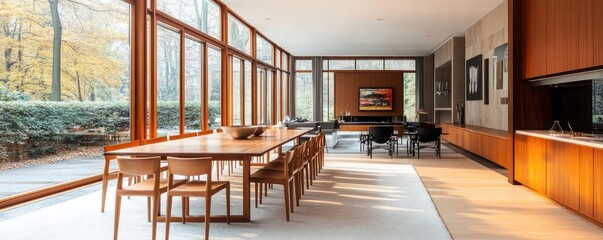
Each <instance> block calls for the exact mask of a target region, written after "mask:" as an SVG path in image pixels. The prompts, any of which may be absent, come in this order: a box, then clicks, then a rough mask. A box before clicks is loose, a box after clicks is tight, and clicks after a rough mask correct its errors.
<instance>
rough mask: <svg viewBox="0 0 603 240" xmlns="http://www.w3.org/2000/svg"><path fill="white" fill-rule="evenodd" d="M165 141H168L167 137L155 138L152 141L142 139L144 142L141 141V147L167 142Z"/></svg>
mask: <svg viewBox="0 0 603 240" xmlns="http://www.w3.org/2000/svg"><path fill="white" fill-rule="evenodd" d="M167 140H168V137H167V136H162V137H156V138H152V139H144V140H142V145H147V144H153V143H160V142H167Z"/></svg>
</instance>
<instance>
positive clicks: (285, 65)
mask: <svg viewBox="0 0 603 240" xmlns="http://www.w3.org/2000/svg"><path fill="white" fill-rule="evenodd" d="M281 55H282V56H281V58H282V59H283V60H282V61H283V70H285V71H289V55H287V54H286V53H284V52H283V53H282V54H281Z"/></svg>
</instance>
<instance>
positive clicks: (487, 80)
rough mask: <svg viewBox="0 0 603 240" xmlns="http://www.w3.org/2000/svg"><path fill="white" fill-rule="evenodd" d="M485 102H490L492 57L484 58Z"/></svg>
mask: <svg viewBox="0 0 603 240" xmlns="http://www.w3.org/2000/svg"><path fill="white" fill-rule="evenodd" d="M484 72H485V74H484V104H485V105H488V104H490V59H488V58H486V59H484Z"/></svg>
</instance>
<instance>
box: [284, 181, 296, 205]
mask: <svg viewBox="0 0 603 240" xmlns="http://www.w3.org/2000/svg"><path fill="white" fill-rule="evenodd" d="M286 184H288V185H289V206H291V212H293V196H294V195H293V191H295V189H294V185H295V184H294V183H293V181H291V182H288V183H286Z"/></svg>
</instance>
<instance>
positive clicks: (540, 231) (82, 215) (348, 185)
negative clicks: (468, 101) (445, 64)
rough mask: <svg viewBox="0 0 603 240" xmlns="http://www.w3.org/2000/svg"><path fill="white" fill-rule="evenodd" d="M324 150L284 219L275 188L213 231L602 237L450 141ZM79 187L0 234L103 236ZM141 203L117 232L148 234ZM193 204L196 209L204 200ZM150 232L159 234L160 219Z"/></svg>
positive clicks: (25, 211)
mask: <svg viewBox="0 0 603 240" xmlns="http://www.w3.org/2000/svg"><path fill="white" fill-rule="evenodd" d="M354 149H356V148H354ZM351 150H352V147H351V148H350V151H351ZM326 157H327V159H326V167H325V169H324V170H323V172H322V173H321V175H320V176H319V178H318V181H317V182H316V183H315V184H314V186H311V187H310V190H309V191H308V192H307V193H306V195H305V196H304V199H303V200H302V202H301V206H300V207H298V208H296V212H295V213H293V214H292V215H291V222H288V223H287V222H285V221H284V210H283V206H282V197H281V195H282V192H281V191H280V188H278V187H276V188H275V189H274V190H272V191H270V193H269V197H268V198H266V202H265V204H263V205H261V206H260V207H259V208H257V209H256V208H253V207H252V219H253V221H252V222H251V223H233V224H231V225H227V224H224V223H213V224H212V227H211V238H212V239H308V238H310V239H450V238H453V239H603V228H601V227H599V226H598V225H596V224H594V223H592V222H590V221H588V220H586V219H585V218H583V217H581V216H579V215H578V214H576V213H575V212H573V211H571V210H568V209H567V208H565V207H563V206H561V205H560V204H558V203H556V202H554V201H552V200H550V199H548V198H546V197H543V196H541V195H539V194H537V193H535V192H533V191H532V190H530V189H528V188H526V187H523V186H521V185H510V184H508V183H507V179H506V177H505V176H504V175H502V174H500V172H497V171H494V170H492V169H489V168H487V167H485V166H483V165H481V164H479V163H477V162H475V161H473V160H471V159H468V158H467V157H465V156H463V155H461V154H459V153H456V152H454V151H452V150H450V149H448V148H444V149H443V154H442V158H441V159H436V158H435V157H434V156H433V153H431V155H430V153H429V152H426V153H425V154H422V158H421V159H416V158H412V157H407V156H406V154H400V155H399V156H397V157H395V158H393V159H391V158H389V157H388V156H387V154H386V153H385V152H380V153H376V154H375V157H374V159H368V158H367V157H366V155H364V154H358V152H356V153H355V154H353V153H350V154H344V153H337V154H333V153H331V154H328V155H326ZM235 175H236V173H235ZM235 175H233V176H232V177H231V179H232V180H233V181H234V184H235V186H236V185H237V184H240V182H239V181H238V180H237V179H238V178H237V176H235ZM86 191H87V192H86V193H85V194H80V195H77V196H74V197H72V198H70V199H68V200H66V201H63V202H59V203H56V204H54V205H48V206H45V205H41V206H37V207H35V206H36V204H33V205H30V207H28V206H24V207H21V208H17V209H13V210H10V211H5V212H0V232H2V238H3V239H4V238H6V239H79V238H86V239H110V238H111V232H112V223H113V211H112V209H113V205H112V203H113V197H112V196H110V197H109V198H108V199H110V201H108V202H109V204H108V206H107V207H108V211H107V212H106V213H100V211H99V204H100V203H99V202H100V196H99V192H98V185H96V186H92V187H90V188H88V189H87V190H86ZM76 192H77V191H76ZM72 194H73V193H72ZM239 196H240V188H238V187H235V189H234V192H233V199H232V200H233V206H236V205H237V204H240V197H239ZM45 201H46V200H45ZM42 202H44V201H42ZM213 204H214V205H213V210H212V211H213V212H214V213H216V214H222V213H223V212H224V208H223V207H224V206H223V197H222V196H221V195H220V196H217V197H216V198H215V200H214V201H213ZM37 205H40V204H39V203H38V204H37ZM145 205H146V203H145V200H144V199H140V198H132V199H130V200H127V201H124V211H123V215H122V221H121V222H122V225H121V229H120V239H148V238H149V237H150V223H147V222H146V214H145V211H146V207H145ZM32 206H33V207H32ZM194 206H197V207H198V209H201V207H202V201H199V200H197V201H194V202H193V207H194ZM176 209H179V206H178V205H177V206H175V210H176ZM436 209H437V210H436ZM233 211H234V212H237V211H238V212H240V208H238V207H234V209H233ZM171 229H172V231H171V232H172V234H171V235H170V236H171V238H172V239H201V238H202V234H203V228H202V225H201V224H199V223H191V224H184V225H183V224H181V223H175V224H174V225H173V226H172V228H171ZM158 234H159V235H158V236H159V239H163V234H164V225H163V224H159V230H158Z"/></svg>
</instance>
